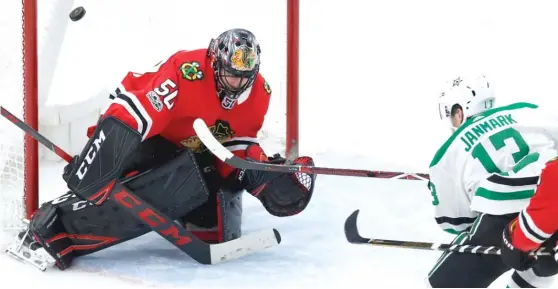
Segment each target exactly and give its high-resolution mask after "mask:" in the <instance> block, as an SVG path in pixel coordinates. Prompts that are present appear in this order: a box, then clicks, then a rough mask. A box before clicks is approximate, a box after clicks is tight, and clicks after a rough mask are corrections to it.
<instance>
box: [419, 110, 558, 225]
mask: <svg viewBox="0 0 558 289" xmlns="http://www.w3.org/2000/svg"><path fill="white" fill-rule="evenodd" d="M557 136H558V119H555V118H551V117H548V115H546V114H544V113H543V112H541V109H540V108H539V107H538V106H536V105H534V104H530V103H515V104H511V105H507V106H503V107H499V108H494V109H489V110H486V111H484V112H482V113H480V114H478V115H476V116H473V117H471V118H469V119H468V120H467V121H466V122H465V123H463V125H461V126H460V127H459V128H458V129H457V130H456V131H455V132H454V133H453V134H452V135H451V137H450V138H449V139H448V140H447V141H446V142H445V143H444V144H443V145H442V147H441V148H440V149H439V150H438V152H437V153H436V155H435V157H434V159H433V160H432V162H431V164H430V177H431V179H430V183H429V188H430V190H431V192H432V195H433V198H434V202H433V204H434V205H435V206H436V207H435V209H436V221H437V223H438V224H439V225H440V226H441V227H442V228H443V229H444V230H446V231H449V232H461V231H463V230H464V229H467V228H468V227H469V226H471V225H472V223H473V221H474V220H475V218H476V217H477V216H478V214H479V213H487V214H491V215H504V214H510V213H517V212H519V211H521V209H523V208H524V207H525V206H526V205H527V204H528V202H529V199H530V198H531V197H532V196H533V193H534V191H535V188H536V184H537V181H538V176H539V175H540V173H541V170H542V168H543V167H544V165H545V163H546V162H547V161H548V160H550V159H552V158H553V157H556V155H557V154H558V152H557V150H556V144H557V138H556V137H557Z"/></svg>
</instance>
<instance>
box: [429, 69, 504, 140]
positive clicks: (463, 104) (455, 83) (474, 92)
mask: <svg viewBox="0 0 558 289" xmlns="http://www.w3.org/2000/svg"><path fill="white" fill-rule="evenodd" d="M494 104H495V97H494V90H493V88H492V86H491V85H490V82H489V81H488V80H487V79H486V77H485V76H484V75H479V76H472V77H457V78H455V79H454V80H452V81H449V82H448V83H447V89H446V90H444V91H443V92H442V93H441V95H440V98H439V99H438V109H439V112H440V119H442V120H443V121H447V122H448V123H449V124H450V126H451V127H452V128H453V129H456V127H454V126H453V125H452V123H451V116H452V113H453V112H454V110H455V107H456V105H458V106H459V107H460V108H461V109H462V110H463V119H464V120H463V121H465V120H466V119H468V118H470V117H472V116H474V115H476V114H479V113H481V112H484V111H486V110H488V109H491V108H493V107H494Z"/></svg>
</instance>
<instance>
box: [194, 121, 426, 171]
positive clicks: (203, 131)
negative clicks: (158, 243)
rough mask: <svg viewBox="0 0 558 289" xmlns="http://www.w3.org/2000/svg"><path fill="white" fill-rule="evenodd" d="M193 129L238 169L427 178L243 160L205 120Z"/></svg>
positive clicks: (215, 153)
mask: <svg viewBox="0 0 558 289" xmlns="http://www.w3.org/2000/svg"><path fill="white" fill-rule="evenodd" d="M194 130H195V131H196V134H197V135H198V137H199V138H200V140H201V141H202V143H203V144H204V145H205V146H206V147H207V148H208V149H209V150H210V151H211V152H212V153H213V154H214V155H215V156H217V158H219V159H220V160H221V161H223V162H225V163H227V164H228V165H230V166H232V167H235V168H238V169H249V170H258V171H273V172H282V173H296V172H300V173H308V174H323V175H335V176H351V177H367V178H387V179H390V178H397V179H408V180H428V179H429V175H428V174H422V173H403V172H388V171H368V170H355V169H338V168H324V167H314V166H303V165H288V164H284V165H279V164H268V163H259V162H252V161H248V160H244V159H242V158H239V157H237V156H235V155H234V154H233V153H231V152H230V151H229V150H227V148H225V147H224V146H223V145H222V144H221V143H220V142H219V141H218V140H217V139H215V137H214V136H213V134H212V133H211V131H209V128H208V127H207V125H206V124H205V122H204V121H203V120H202V119H200V118H198V119H196V120H195V121H194Z"/></svg>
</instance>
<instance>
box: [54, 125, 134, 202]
mask: <svg viewBox="0 0 558 289" xmlns="http://www.w3.org/2000/svg"><path fill="white" fill-rule="evenodd" d="M140 143H141V135H140V134H139V133H138V132H137V131H136V130H135V129H133V128H131V127H129V126H128V125H126V124H125V123H123V122H122V121H121V120H118V119H116V118H114V117H111V116H110V117H106V118H103V119H102V120H101V121H100V122H99V123H98V125H97V128H96V129H95V132H94V133H93V135H92V136H91V138H90V139H89V141H88V142H87V144H86V145H85V147H84V149H83V151H82V152H81V154H80V155H79V157H78V158H74V160H72V162H71V163H70V164H69V167H68V168H67V169H65V171H64V174H63V178H64V180H66V183H67V184H68V188H69V189H70V190H71V191H72V192H74V193H75V194H76V195H78V196H80V197H81V198H83V199H89V200H90V201H92V202H93V203H95V204H96V205H100V204H102V203H103V202H104V201H105V200H106V195H105V194H98V192H99V191H101V190H102V189H103V188H106V187H107V185H109V184H110V183H111V182H112V181H113V180H115V179H117V178H119V177H121V175H122V172H123V171H124V169H125V168H126V167H127V166H128V165H129V163H130V162H131V161H132V160H133V158H134V154H135V152H136V150H137V149H138V147H139V145H140Z"/></svg>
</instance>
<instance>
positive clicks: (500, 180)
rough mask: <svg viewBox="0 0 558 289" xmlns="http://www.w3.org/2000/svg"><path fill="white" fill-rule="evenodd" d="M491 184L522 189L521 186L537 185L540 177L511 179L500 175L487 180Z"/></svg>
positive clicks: (494, 175)
mask: <svg viewBox="0 0 558 289" xmlns="http://www.w3.org/2000/svg"><path fill="white" fill-rule="evenodd" d="M487 180H488V181H489V182H491V183H494V184H498V185H504V186H512V187H520V186H528V185H536V184H537V182H538V181H539V177H538V176H531V177H519V178H518V177H516V178H514V177H510V176H506V177H505V176H502V175H498V174H493V175H491V176H490V177H488V179H487Z"/></svg>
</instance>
